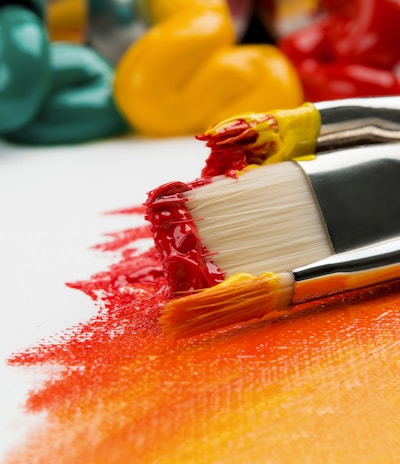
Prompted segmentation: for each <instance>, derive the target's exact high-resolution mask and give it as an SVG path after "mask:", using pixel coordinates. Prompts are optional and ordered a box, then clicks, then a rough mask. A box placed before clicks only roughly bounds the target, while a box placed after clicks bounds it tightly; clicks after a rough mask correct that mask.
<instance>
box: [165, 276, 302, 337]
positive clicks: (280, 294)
mask: <svg viewBox="0 0 400 464" xmlns="http://www.w3.org/2000/svg"><path fill="white" fill-rule="evenodd" d="M292 294H293V280H292V277H291V276H290V275H289V274H277V273H274V272H265V273H263V274H261V275H259V276H254V275H252V274H247V273H242V272H240V273H237V274H233V275H232V276H230V277H228V278H227V279H225V280H224V281H223V282H221V283H219V284H217V285H215V286H213V287H210V288H207V289H205V290H202V291H199V292H197V293H194V294H192V295H189V296H186V297H182V298H177V299H175V300H171V301H170V302H168V303H167V304H166V305H165V306H164V309H163V312H162V314H161V318H160V322H161V325H162V327H163V328H164V331H165V332H166V333H167V334H169V335H170V336H172V337H174V338H181V337H187V336H193V335H198V334H200V333H203V332H207V331H210V330H215V329H220V328H223V327H228V326H231V325H234V324H239V323H243V322H246V321H249V320H254V319H262V318H263V317H265V316H267V315H268V314H270V313H272V312H274V311H280V310H282V309H287V307H288V306H289V304H290V301H291V298H292Z"/></svg>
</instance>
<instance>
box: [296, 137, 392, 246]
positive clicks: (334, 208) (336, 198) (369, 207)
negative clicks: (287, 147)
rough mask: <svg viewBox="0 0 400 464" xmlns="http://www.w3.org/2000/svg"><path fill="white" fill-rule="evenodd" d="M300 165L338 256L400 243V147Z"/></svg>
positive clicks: (354, 150)
mask: <svg viewBox="0 0 400 464" xmlns="http://www.w3.org/2000/svg"><path fill="white" fill-rule="evenodd" d="M297 164H298V165H299V166H300V167H301V168H302V169H303V171H304V173H305V174H306V176H307V179H308V181H309V183H310V186H311V187H312V190H313V192H314V195H315V199H316V202H317V203H318V205H319V207H320V210H321V215H322V217H323V220H324V222H325V224H326V229H327V233H328V235H329V238H330V240H331V242H332V247H333V250H334V252H335V253H342V252H344V251H349V250H352V249H354V248H359V247H362V246H367V245H370V244H372V243H375V242H380V241H382V240H388V239H391V238H393V237H400V144H382V145H369V146H362V147H357V148H350V149H347V150H339V151H336V152H331V153H330V154H329V155H322V156H317V157H315V158H314V159H312V160H310V161H297Z"/></svg>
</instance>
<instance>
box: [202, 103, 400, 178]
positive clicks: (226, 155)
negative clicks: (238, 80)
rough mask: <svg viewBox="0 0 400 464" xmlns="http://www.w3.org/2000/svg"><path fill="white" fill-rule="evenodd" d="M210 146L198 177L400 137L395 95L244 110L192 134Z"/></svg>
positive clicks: (399, 104) (399, 116) (399, 107)
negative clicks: (199, 133) (200, 133)
mask: <svg viewBox="0 0 400 464" xmlns="http://www.w3.org/2000/svg"><path fill="white" fill-rule="evenodd" d="M197 138H198V139H199V140H202V141H205V142H206V145H207V146H208V147H209V148H210V149H211V153H210V155H209V157H208V158H207V160H206V164H205V166H204V168H203V170H202V176H203V177H212V176H217V175H220V174H227V175H233V176H234V175H236V171H237V170H242V169H244V168H245V167H246V166H247V165H248V164H264V163H272V162H277V161H285V160H287V159H290V158H293V157H298V156H303V155H306V154H309V153H323V152H326V151H330V150H337V149H343V148H349V147H353V146H359V145H366V144H377V143H392V142H400V96H392V97H369V98H349V99H344V100H332V101H326V102H317V103H309V102H308V103H304V104H303V105H301V106H299V107H297V108H293V109H278V110H273V111H270V112H265V113H244V114H240V115H235V116H232V117H230V118H228V119H225V120H223V121H221V122H218V123H217V124H214V125H212V126H211V127H210V128H209V129H207V130H206V131H205V133H204V134H202V135H199V136H197Z"/></svg>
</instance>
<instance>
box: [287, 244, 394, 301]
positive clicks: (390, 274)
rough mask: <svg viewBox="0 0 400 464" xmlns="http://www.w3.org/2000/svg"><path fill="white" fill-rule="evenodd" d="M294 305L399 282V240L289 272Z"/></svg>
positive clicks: (333, 256)
mask: <svg viewBox="0 0 400 464" xmlns="http://www.w3.org/2000/svg"><path fill="white" fill-rule="evenodd" d="M292 274H293V276H294V280H295V286H294V295H293V297H292V302H293V303H294V304H297V303H301V302H305V301H310V300H314V299H317V298H321V297H324V296H327V295H332V294H337V293H343V292H347V291H351V290H357V289H360V288H365V287H368V286H372V285H377V284H380V283H383V282H388V281H392V280H395V279H399V278H400V237H395V238H393V239H391V240H386V241H382V242H378V243H374V244H372V245H369V246H367V247H361V248H359V249H355V250H350V251H347V252H345V253H339V254H336V255H332V256H330V257H329V258H326V259H322V260H320V261H317V262H315V263H312V264H309V265H307V266H303V267H301V268H297V269H295V270H293V271H292Z"/></svg>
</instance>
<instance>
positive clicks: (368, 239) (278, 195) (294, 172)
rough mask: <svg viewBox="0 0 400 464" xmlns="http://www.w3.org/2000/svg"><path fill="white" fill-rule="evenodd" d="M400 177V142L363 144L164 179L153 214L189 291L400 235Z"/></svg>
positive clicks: (158, 236)
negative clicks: (232, 171) (229, 171)
mask: <svg viewBox="0 0 400 464" xmlns="http://www.w3.org/2000/svg"><path fill="white" fill-rule="evenodd" d="M399 179H400V144H382V145H371V146H367V147H357V148H351V149H347V150H339V151H335V152H330V153H329V154H326V155H322V156H317V157H314V158H312V159H307V160H296V161H295V160H292V161H286V162H282V163H276V164H271V165H263V166H260V167H256V168H253V169H248V170H245V171H244V172H243V173H241V174H240V175H239V176H238V178H231V177H224V176H218V177H216V178H212V179H201V180H198V181H195V182H193V183H187V184H186V183H182V182H171V183H168V184H165V185H163V186H161V187H159V188H157V189H155V190H153V191H152V192H150V193H149V196H148V200H147V202H146V218H147V219H148V220H149V221H150V223H151V228H152V232H153V237H154V241H155V245H156V248H157V250H158V253H159V256H160V258H161V261H162V264H163V267H164V270H165V274H166V277H167V279H168V282H169V284H170V287H171V291H172V294H173V295H174V296H182V295H184V294H185V293H186V294H187V293H190V292H193V291H197V290H202V289H204V288H207V287H213V286H215V285H217V284H219V283H221V282H223V281H224V280H225V279H226V278H229V277H230V276H234V275H236V274H238V273H248V274H251V275H256V276H257V275H261V274H263V273H264V272H265V271H268V272H273V273H275V274H277V273H278V274H280V273H285V272H292V270H293V269H297V268H301V267H304V266H307V265H308V264H310V263H313V262H316V261H319V260H322V259H326V258H329V257H330V256H332V255H336V254H338V253H344V252H347V251H350V250H354V249H357V248H360V247H365V246H368V245H371V244H373V243H377V242H381V241H383V240H388V239H392V238H393V237H396V236H400V212H399V206H398V205H399V204H400V184H399ZM200 295H201V293H199V298H200ZM196 297H197V294H196V295H194V296H193V298H194V299H195V298H196ZM176 304H177V305H178V306H179V300H176ZM173 305H174V302H171V306H170V308H173V307H174V306H173ZM171 311H172V310H171ZM171 311H170V312H171ZM204 312H205V313H206V312H207V308H204Z"/></svg>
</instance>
